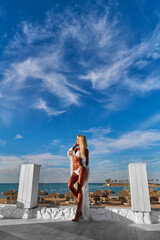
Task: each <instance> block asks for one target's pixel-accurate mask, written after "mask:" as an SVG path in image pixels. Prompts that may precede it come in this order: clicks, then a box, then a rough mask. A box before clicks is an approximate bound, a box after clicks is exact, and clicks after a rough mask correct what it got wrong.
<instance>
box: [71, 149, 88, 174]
mask: <svg viewBox="0 0 160 240" xmlns="http://www.w3.org/2000/svg"><path fill="white" fill-rule="evenodd" d="M75 155H76V156H78V157H81V151H79V150H78V151H77V152H76V154H75ZM82 164H83V166H84V167H85V168H86V162H85V161H84V160H82ZM79 170H80V167H79V168H78V169H76V170H74V171H73V172H75V173H76V174H77V175H79Z"/></svg>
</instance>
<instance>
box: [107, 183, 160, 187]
mask: <svg viewBox="0 0 160 240" xmlns="http://www.w3.org/2000/svg"><path fill="white" fill-rule="evenodd" d="M103 186H106V187H129V186H130V184H129V183H107V184H103ZM148 186H149V187H160V184H155V183H149V184H148Z"/></svg>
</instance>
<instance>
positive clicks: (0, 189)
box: [0, 183, 160, 198]
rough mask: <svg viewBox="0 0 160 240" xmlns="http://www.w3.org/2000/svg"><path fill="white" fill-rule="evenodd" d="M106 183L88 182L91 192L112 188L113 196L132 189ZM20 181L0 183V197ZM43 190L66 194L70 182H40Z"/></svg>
mask: <svg viewBox="0 0 160 240" xmlns="http://www.w3.org/2000/svg"><path fill="white" fill-rule="evenodd" d="M103 185H104V183H88V187H89V192H95V191H97V190H107V189H110V190H112V191H113V192H114V194H112V196H118V195H119V192H120V191H121V190H124V189H126V190H130V188H129V187H123V186H103ZM18 186H19V184H18V183H1V184H0V198H6V197H4V196H3V193H5V192H7V191H9V190H17V191H18ZM152 188H153V189H155V190H157V191H159V190H160V189H159V187H152ZM40 190H43V191H45V192H47V193H48V194H51V193H62V194H65V193H67V192H69V191H70V190H69V188H68V183H39V191H40Z"/></svg>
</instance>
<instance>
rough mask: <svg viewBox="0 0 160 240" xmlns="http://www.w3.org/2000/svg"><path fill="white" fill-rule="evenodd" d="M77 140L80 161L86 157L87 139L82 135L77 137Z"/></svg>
mask: <svg viewBox="0 0 160 240" xmlns="http://www.w3.org/2000/svg"><path fill="white" fill-rule="evenodd" d="M77 139H78V141H79V148H80V151H81V156H82V159H83V158H84V157H85V155H86V151H85V150H86V148H87V139H86V137H85V136H84V135H77Z"/></svg>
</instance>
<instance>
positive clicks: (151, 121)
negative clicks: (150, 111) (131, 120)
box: [138, 113, 160, 129]
mask: <svg viewBox="0 0 160 240" xmlns="http://www.w3.org/2000/svg"><path fill="white" fill-rule="evenodd" d="M159 122H160V113H157V114H154V115H152V116H151V117H149V118H148V119H147V120H145V121H143V122H142V123H141V124H140V125H139V126H138V128H139V129H146V128H149V127H151V126H154V125H155V124H157V123H159Z"/></svg>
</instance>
